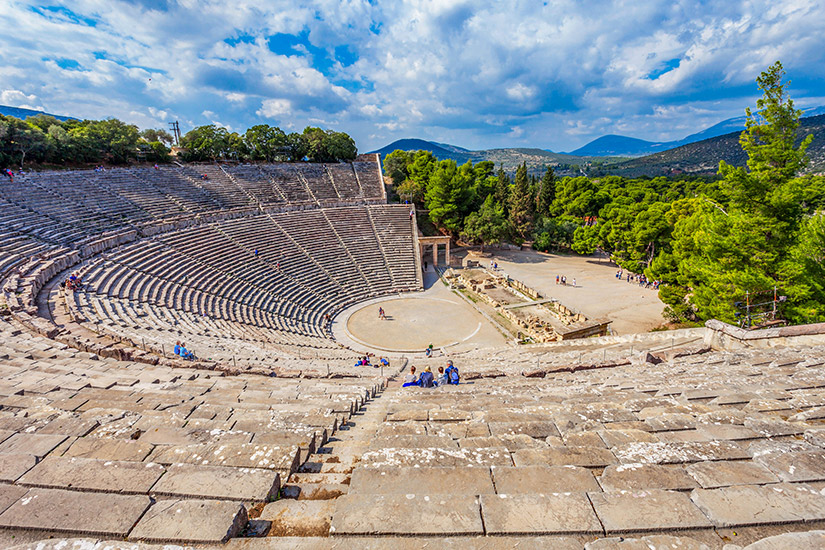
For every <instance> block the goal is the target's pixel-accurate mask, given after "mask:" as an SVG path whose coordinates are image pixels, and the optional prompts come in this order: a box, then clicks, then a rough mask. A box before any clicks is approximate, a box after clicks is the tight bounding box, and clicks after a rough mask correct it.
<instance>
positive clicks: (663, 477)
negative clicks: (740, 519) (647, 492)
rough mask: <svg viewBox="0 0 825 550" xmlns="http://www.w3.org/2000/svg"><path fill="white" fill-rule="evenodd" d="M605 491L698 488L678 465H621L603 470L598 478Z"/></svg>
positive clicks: (687, 489)
mask: <svg viewBox="0 0 825 550" xmlns="http://www.w3.org/2000/svg"><path fill="white" fill-rule="evenodd" d="M599 484H600V485H601V487H602V489H603V490H605V491H635V490H644V489H668V490H673V491H689V490H691V489H695V488H696V487H698V484H697V483H696V481H695V480H694V479H693V478H692V477H691V476H690V475H688V473H687V472H686V471H685V469H684V468H683V467H681V466H679V465H661V464H622V465H612V466H608V467H607V468H605V470H604V472H602V475H601V476H599Z"/></svg>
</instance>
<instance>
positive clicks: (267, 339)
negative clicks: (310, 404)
mask: <svg viewBox="0 0 825 550" xmlns="http://www.w3.org/2000/svg"><path fill="white" fill-rule="evenodd" d="M73 299H74V300H75V303H76V304H77V306H76V309H75V311H76V314H75V318H77V319H95V320H96V323H95V324H92V325H90V326H88V328H90V329H91V330H93V331H94V332H97V333H101V334H105V335H107V336H113V337H116V339H117V340H128V341H130V342H133V343H134V344H135V345H136V346H137V347H140V348H143V349H147V350H152V351H154V352H155V353H157V354H159V355H160V354H163V355H165V356H168V357H171V352H172V345H173V344H174V342H175V341H179V340H182V341H184V342H185V343H186V345H187V348H188V349H190V350H194V351H195V352H196V353H197V355H198V358H199V359H201V360H204V361H209V362H212V361H218V362H222V363H224V364H233V365H234V366H238V365H241V366H242V367H244V366H247V365H259V366H260V365H264V366H266V367H267V368H269V369H271V370H272V371H273V372H278V370H279V367H280V366H281V365H283V364H287V365H289V359H290V358H293V357H295V356H298V357H299V358H305V359H310V358H312V359H324V360H336V361H343V362H344V363H345V364H346V365H347V366H349V365H351V363H352V362H353V361H354V359H355V353H354V352H351V351H349V350H346V349H342V348H339V347H338V346H337V344H336V343H335V342H334V341H332V340H329V339H325V338H320V337H312V336H305V335H301V334H296V333H294V332H291V331H289V330H287V328H288V327H285V326H280V327H268V328H269V330H267V328H261V327H259V326H257V325H255V324H252V323H250V322H243V321H225V320H223V319H220V318H216V317H214V316H199V315H195V314H192V313H188V312H184V311H180V310H174V309H170V308H165V307H155V306H152V305H149V304H133V303H131V302H129V301H125V300H117V299H108V300H101V299H99V298H97V297H96V296H93V295H92V296H88V295H86V294H84V293H82V292H76V293H74V296H73ZM286 368H287V370H293V367H292V366H287V367H286ZM314 370H315V371H319V372H321V373H322V374H325V373H326V372H325V367H324V366H323V365H318V366H317V367H316V368H315V369H314ZM336 372H339V371H338V369H336Z"/></svg>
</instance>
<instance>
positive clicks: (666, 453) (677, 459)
mask: <svg viewBox="0 0 825 550" xmlns="http://www.w3.org/2000/svg"><path fill="white" fill-rule="evenodd" d="M612 451H613V453H614V454H615V455H616V457H617V458H618V459H619V460H620V461H621V462H623V463H625V464H627V463H636V462H639V463H643V464H680V463H688V462H703V461H706V460H740V459H745V458H750V455H749V454H748V453H747V452H746V451H745V450H744V449H743V448H742V447H741V446H740V445H738V444H736V443H735V442H732V441H685V442H661V443H645V442H639V443H630V444H627V445H620V446H618V447H614V448H613V449H612Z"/></svg>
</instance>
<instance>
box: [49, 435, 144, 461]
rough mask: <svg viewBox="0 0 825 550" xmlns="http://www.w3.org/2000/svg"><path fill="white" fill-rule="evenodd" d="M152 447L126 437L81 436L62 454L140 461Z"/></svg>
mask: <svg viewBox="0 0 825 550" xmlns="http://www.w3.org/2000/svg"><path fill="white" fill-rule="evenodd" d="M152 448H153V446H152V445H150V444H148V443H141V442H140V441H132V440H128V439H103V438H100V439H96V438H90V437H83V438H80V439H78V440H76V441H75V442H74V443H72V445H71V446H70V447H69V448H68V449H66V451H65V452H64V453H63V456H67V457H80V458H96V459H100V460H132V461H135V462H142V461H143V460H144V459H145V458H146V457H147V456H148V455H149V453H151V452H152Z"/></svg>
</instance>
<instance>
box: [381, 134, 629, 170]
mask: <svg viewBox="0 0 825 550" xmlns="http://www.w3.org/2000/svg"><path fill="white" fill-rule="evenodd" d="M397 149H400V150H402V151H429V152H431V153H432V154H433V156H434V157H436V158H437V159H439V160H447V159H450V160H454V161H456V162H457V163H458V164H464V163H465V162H467V161H468V160H469V161H472V162H473V163H476V162H481V161H483V160H488V161H491V162H493V163H495V165H496V166H499V165H500V166H502V167H503V168H504V170H506V171H508V172H515V170H516V168H517V167H518V166H519V165H520V164H521V163H522V162H524V163H526V164H527V168H528V170H529V171H530V172H532V173H540V172H543V171H544V170H546V168H547V166H553V168H554V170H555V172H556V174H558V175H562V176H563V175H579V174H580V173H581V172H580V170H579V166H585V165H588V164H592V163H598V164H611V163H616V162H621V161H624V160H627V157H621V158H613V157H604V156H599V157H588V156H576V155H567V154H564V153H554V152H552V151H547V150H546V149H531V148H512V149H510V148H504V149H482V150H479V151H471V150H469V149H465V148H463V147H459V146H457V145H450V144H448V143H437V142H434V141H426V140H423V139H415V138H407V139H399V140H397V141H394V142H392V143H390V144H389V145H386V146H384V147H382V148H381V149H377V150H375V151H371V152H370V153H378V154H380V155H381V156H386V155H388V154H390V153H392V152H393V151H395V150H397Z"/></svg>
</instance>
